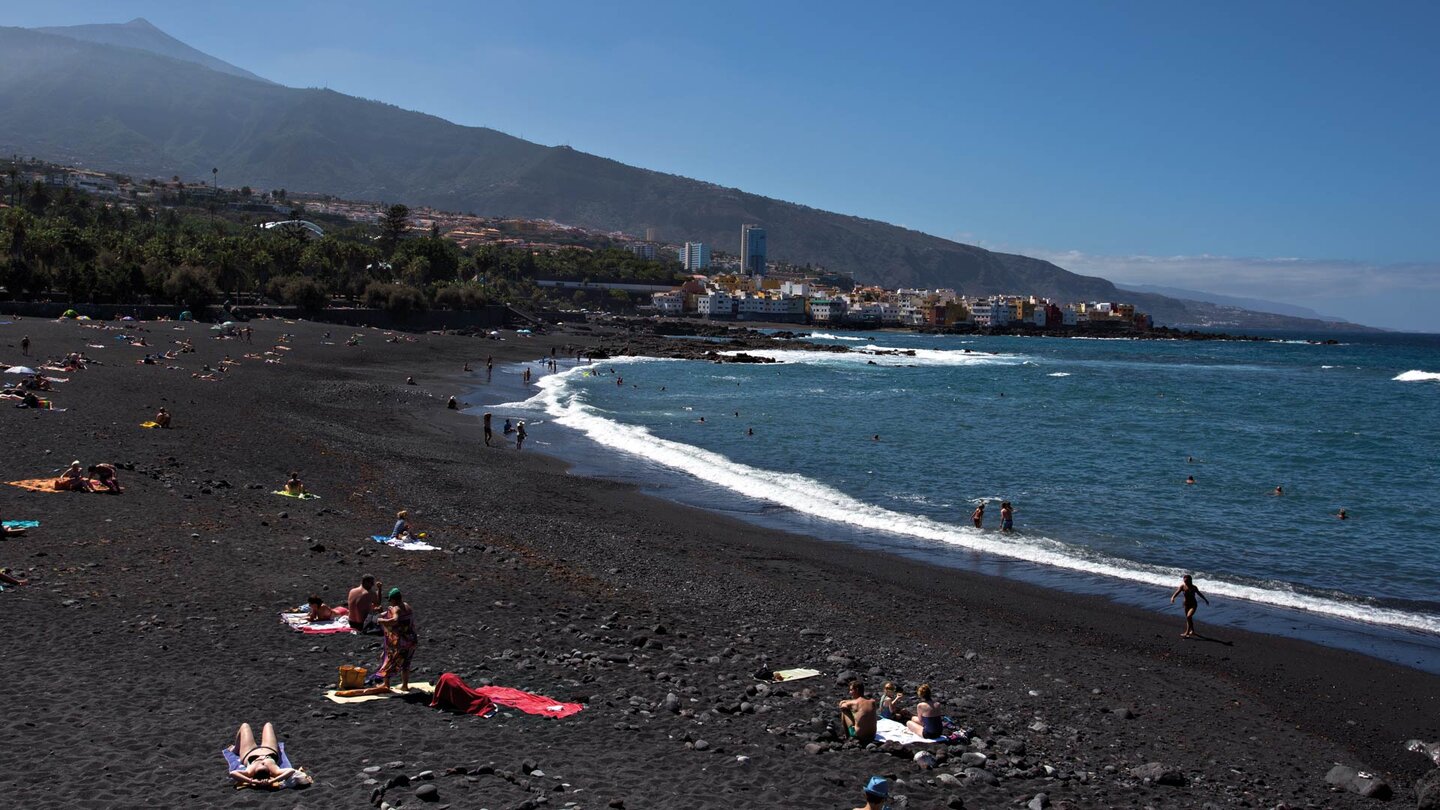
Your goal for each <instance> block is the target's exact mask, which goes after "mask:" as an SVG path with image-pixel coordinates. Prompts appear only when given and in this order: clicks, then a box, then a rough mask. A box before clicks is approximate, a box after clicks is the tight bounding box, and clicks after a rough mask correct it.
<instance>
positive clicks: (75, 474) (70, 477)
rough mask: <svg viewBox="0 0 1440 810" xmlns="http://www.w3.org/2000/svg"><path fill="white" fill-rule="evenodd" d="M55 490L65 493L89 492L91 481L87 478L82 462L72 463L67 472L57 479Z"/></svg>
mask: <svg viewBox="0 0 1440 810" xmlns="http://www.w3.org/2000/svg"><path fill="white" fill-rule="evenodd" d="M55 488H56V489H58V490H62V491H65V492H89V491H90V479H89V478H87V477H86V475H85V469H84V467H82V466H81V465H80V462H78V461H72V462H70V466H69V467H68V468H66V470H65V472H62V473H60V477H59V478H56V479H55Z"/></svg>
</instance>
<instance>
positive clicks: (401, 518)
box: [390, 509, 410, 542]
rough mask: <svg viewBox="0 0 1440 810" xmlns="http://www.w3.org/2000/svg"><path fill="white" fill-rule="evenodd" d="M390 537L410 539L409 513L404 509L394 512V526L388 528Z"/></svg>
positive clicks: (393, 538) (392, 538) (405, 540)
mask: <svg viewBox="0 0 1440 810" xmlns="http://www.w3.org/2000/svg"><path fill="white" fill-rule="evenodd" d="M390 539H391V540H401V541H404V542H409V541H410V513H409V512H407V511H405V510H404V509H401V510H400V511H399V512H396V513H395V528H393V529H391V530H390Z"/></svg>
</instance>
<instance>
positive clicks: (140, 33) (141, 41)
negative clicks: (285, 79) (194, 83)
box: [29, 17, 275, 84]
mask: <svg viewBox="0 0 1440 810" xmlns="http://www.w3.org/2000/svg"><path fill="white" fill-rule="evenodd" d="M29 30H31V31H39V32H41V33H45V34H53V35H55V36H61V37H66V38H68V39H76V40H80V41H82V42H93V43H96V44H99V45H114V46H117V47H123V48H135V49H136V50H142V51H149V52H150V53H155V54H159V55H161V56H168V57H170V58H172V59H179V60H181V61H185V62H192V63H194V64H197V65H201V66H203V67H207V68H209V69H211V70H215V71H219V72H220V73H227V74H229V75H232V76H239V77H240V78H244V79H251V80H254V81H257V82H264V83H266V84H275V82H272V81H270V80H269V79H266V78H264V77H263V76H258V75H256V74H254V73H251V72H250V71H248V70H246V69H244V68H242V67H237V66H235V65H232V64H230V63H229V62H226V61H224V60H223V59H219V58H217V57H214V56H211V55H210V54H208V53H205V52H204V51H201V50H197V49H195V48H192V47H190V46H189V45H186V44H185V43H184V42H181V41H180V40H178V39H176V38H174V37H172V36H170V35H169V34H167V33H165V32H164V31H162V30H160V29H159V28H157V27H156V26H155V24H154V23H152V22H150V21H149V20H147V19H145V18H144V17H136V18H135V19H133V20H130V21H129V22H124V23H94V24H90V25H52V26H42V27H39V28H31V29H29Z"/></svg>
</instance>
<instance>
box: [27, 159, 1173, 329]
mask: <svg viewBox="0 0 1440 810" xmlns="http://www.w3.org/2000/svg"><path fill="white" fill-rule="evenodd" d="M17 174H18V173H17ZM217 175H218V173H217ZM15 179H16V181H18V182H16V183H14V185H34V184H40V185H42V186H45V187H47V188H51V189H56V190H57V191H58V190H65V189H69V190H71V191H73V192H75V193H82V194H86V195H89V196H92V197H94V198H95V199H96V200H97V201H98V202H99V204H102V205H109V206H115V207H118V208H120V209H124V210H130V211H135V210H138V208H139V207H140V206H145V207H147V208H150V209H163V208H168V207H176V206H184V205H189V206H195V205H197V204H200V205H204V204H207V203H208V204H210V205H213V206H214V207H216V208H223V209H224V210H225V211H226V212H227V213H228V214H231V215H242V216H244V215H248V216H250V217H251V218H254V219H256V220H257V221H256V225H257V226H258V227H261V228H265V229H277V230H278V229H280V228H282V227H283V226H287V225H293V226H295V227H294V228H293V229H292V230H294V231H295V232H297V233H299V234H301V235H302V236H304V237H305V238H321V237H323V236H324V235H325V233H326V228H327V227H330V228H333V227H334V223H344V224H349V225H354V226H363V227H375V226H378V225H379V224H380V223H381V221H382V220H383V219H384V217H385V215H386V211H387V206H386V205H385V204H384V203H379V202H368V201H356V200H346V199H341V198H339V197H336V196H334V195H329V194H312V193H301V192H286V191H285V190H284V189H274V190H270V191H257V190H253V189H251V188H250V187H248V186H245V187H242V188H239V189H231V188H225V187H222V186H220V185H219V184H218V177H212V178H211V179H210V180H209V181H206V180H200V181H186V180H183V179H181V178H180V177H178V176H177V177H172V178H170V180H168V181H162V180H154V179H152V180H147V181H139V180H135V179H132V178H130V177H127V176H124V175H116V174H111V173H106V172H101V171H94V170H90V169H82V168H75V167H62V166H55V165H51V164H40V163H36V164H33V165H31V166H29V167H27V168H26V170H25V171H24V173H23V176H17V177H16V178H15ZM408 223H409V228H410V232H411V233H412V234H414V235H422V234H430V235H434V236H439V237H443V238H444V239H447V240H449V241H451V242H454V243H455V245H456V246H457V247H459V248H460V249H461V250H469V251H474V250H478V249H484V248H493V249H503V250H513V251H524V252H530V253H532V254H536V255H539V254H543V253H552V254H554V253H559V254H563V253H564V252H566V251H579V252H584V253H596V252H600V251H604V250H615V249H618V250H622V251H625V252H628V253H629V254H631V255H633V256H634V257H635V258H636V259H639V260H641V261H644V262H653V263H655V264H656V265H657V268H659V269H662V270H668V271H669V272H660V273H659V274H658V275H659V276H660V277H659V278H654V279H644V280H639V279H631V278H623V279H622V278H604V277H603V276H597V277H586V278H548V277H546V276H545V274H544V273H543V271H542V272H540V273H538V274H537V275H536V276H535V278H534V279H533V281H534V284H535V285H536V286H537V287H539V288H540V289H541V290H542V291H544V292H546V293H548V294H549V297H550V298H551V299H552V300H554V301H572V300H576V299H575V298H574V296H575V295H576V294H577V293H579V294H581V298H582V300H583V299H584V297H585V296H586V295H589V296H591V297H593V298H595V299H597V300H600V301H603V302H604V303H605V304H607V305H609V306H616V307H619V308H620V309H622V310H625V311H633V312H636V313H639V314H649V315H654V316H659V317H666V318H686V317H689V318H700V319H706V320H720V321H723V320H733V321H751V322H765V323H794V324H812V325H825V326H837V327H849V328H874V327H889V328H914V329H937V330H955V331H979V330H994V329H1010V330H1015V329H1024V330H1034V331H1077V330H1083V331H1089V332H1096V331H1123V332H1127V333H1133V332H1144V331H1148V330H1150V329H1151V328H1152V326H1153V323H1152V319H1151V317H1150V316H1149V315H1148V314H1146V313H1143V312H1140V311H1138V310H1137V309H1136V307H1135V305H1134V304H1133V303H1128V302H1124V301H1055V300H1051V299H1049V298H1046V297H1044V296H1040V295H1036V294H1034V293H1031V292H1027V291H1023V290H1021V291H1015V292H1014V293H1011V294H993V295H970V294H966V293H965V292H964V291H960V290H955V289H910V288H900V289H886V288H883V287H879V286H874V285H867V284H863V283H858V282H857V281H856V280H855V279H854V278H852V277H851V276H849V275H845V274H841V273H834V272H829V271H827V270H826V269H825V268H823V267H819V266H816V265H810V264H806V265H800V264H795V263H791V262H785V261H777V260H774V259H772V258H771V257H770V255H769V250H768V244H767V242H768V234H767V232H766V228H764V227H763V226H761V225H759V224H741V225H740V226H739V236H740V252H739V254H738V255H735V254H729V253H725V252H722V251H720V250H717V249H715V248H713V247H712V246H711V245H710V244H708V243H705V242H700V241H684V242H667V241H664V240H662V239H659V238H657V233H656V230H655V229H653V228H651V229H648V230H647V233H645V234H644V235H643V236H636V235H631V234H626V233H623V232H619V231H612V232H601V231H596V230H594V229H587V228H583V227H579V226H575V225H569V224H564V223H559V222H554V221H552V220H544V219H526V218H521V217H504V216H479V215H476V214H466V213H457V212H451V211H444V210H440V209H437V208H432V207H418V208H413V209H409V218H408ZM462 274H463V271H462ZM462 280H464V281H471V282H480V283H483V281H484V278H483V277H482V274H481V273H479V272H478V271H477V272H476V273H475V274H474V275H473V276H472V277H470V278H465V279H462ZM666 282H668V283H666Z"/></svg>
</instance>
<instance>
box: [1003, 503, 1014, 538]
mask: <svg viewBox="0 0 1440 810" xmlns="http://www.w3.org/2000/svg"><path fill="white" fill-rule="evenodd" d="M1000 531H1002V532H1005V533H1007V534H1008V533H1010V532H1013V531H1015V507H1013V506H1011V505H1010V502H1009V501H1001V502H1000Z"/></svg>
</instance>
